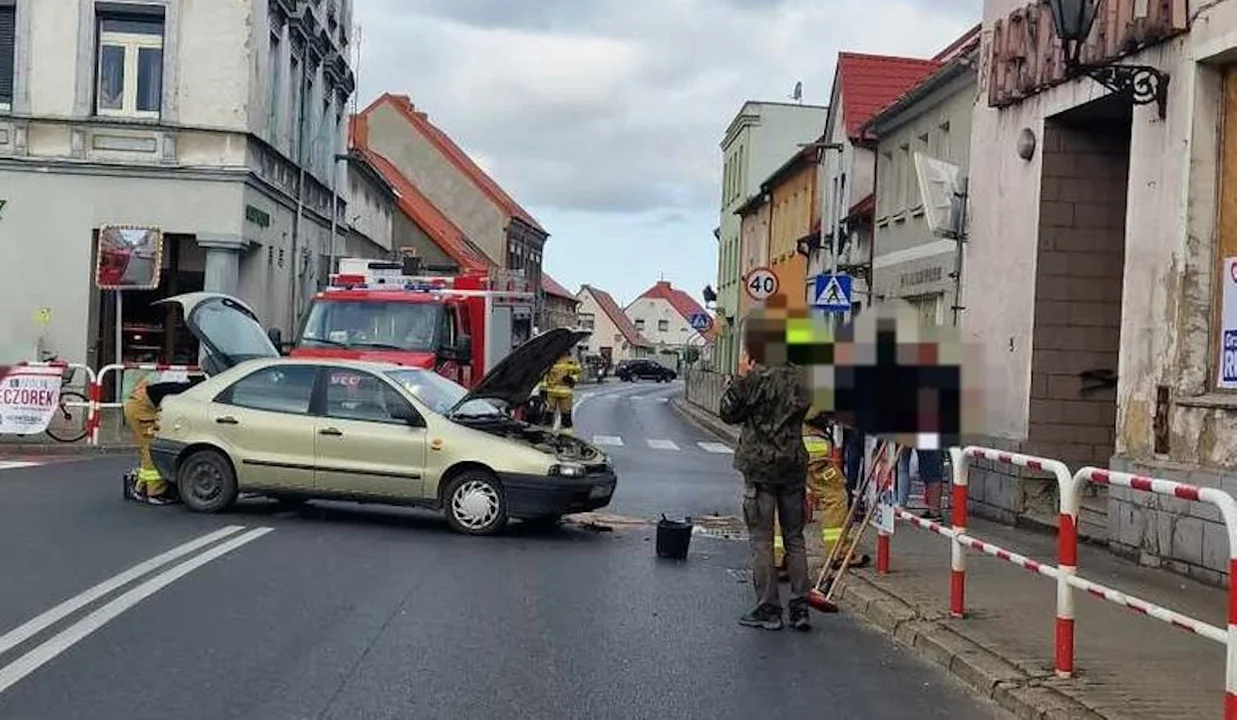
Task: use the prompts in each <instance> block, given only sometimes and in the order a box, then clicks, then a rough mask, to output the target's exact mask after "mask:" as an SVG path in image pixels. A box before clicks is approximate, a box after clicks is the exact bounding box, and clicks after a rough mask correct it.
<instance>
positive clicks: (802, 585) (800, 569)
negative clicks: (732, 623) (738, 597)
mask: <svg viewBox="0 0 1237 720" xmlns="http://www.w3.org/2000/svg"><path fill="white" fill-rule="evenodd" d="M803 496H804V486H803V485H802V484H794V485H786V486H784V485H765V484H757V483H747V484H746V485H745V486H744V489H743V521H744V523H745V524H746V525H747V535H748V545H749V549H750V552H751V563H752V584H753V586H754V589H755V591H756V603H757V605H775V606H778V607H781V605H782V601H781V595H780V593H779V591H778V586H777V575H778V572H777V565H778V563H777V562H776V561H775V560H774V552H773V547H774V539H773V538H774V526H775V525H777V526H780V527H779V529H780V531H781V532H780V535H781V538H782V542H783V544H784V546H785V550H786V570H787V572H788V573H789V575H790V601H791V603H797V602H804V601H806V600H807V594H808V590H810V589H811V585H810V581H809V579H808V570H807V543H806V541H805V540H804V537H803V526H804V515H805V513H804V503H803Z"/></svg>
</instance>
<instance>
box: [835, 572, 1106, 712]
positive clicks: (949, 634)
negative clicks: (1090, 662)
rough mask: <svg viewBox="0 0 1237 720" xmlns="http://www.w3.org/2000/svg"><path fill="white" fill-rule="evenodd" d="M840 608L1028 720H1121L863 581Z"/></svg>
mask: <svg viewBox="0 0 1237 720" xmlns="http://www.w3.org/2000/svg"><path fill="white" fill-rule="evenodd" d="M838 601H839V605H840V606H841V607H842V608H844V609H846V610H849V611H850V612H852V613H853V614H855V615H857V616H861V617H862V618H863V619H864V620H866V621H867V622H868V624H870V625H873V626H875V627H876V628H878V629H880V630H882V631H884V632H885V633H887V634H888V635H891V636H892V637H893V638H894V640H896V641H897V642H898V643H900V644H901V645H903V646H904V647H906V648H907V649H909V650H911V651H912V652H914V653H915V655H917V656H918V657H919V658H920V659H922V660H924V661H925V662H928V663H930V664H932V665H935V666H937V667H939V668H941V669H943V670H945V671H946V672H948V673H949V674H950V675H951V676H953V677H954V678H956V679H957V680H959V681H961V682H962V683H965V684H966V685H967V687H969V688H971V689H972V690H973V691H974V692H976V693H977V694H979V695H981V696H983V697H985V698H988V699H989V700H992V701H993V702H994V703H996V704H997V705H998V706H1000V707H1001V708H1002V709H1004V710H1006V711H1008V712H1009V713H1011V714H1013V715H1014V716H1015V717H1018V718H1023V719H1025V720H1058V719H1060V720H1066V719H1067V718H1068V719H1069V720H1118V719H1119V718H1120V717H1121V716H1119V715H1114V714H1110V713H1100V712H1096V711H1095V710H1092V709H1091V708H1089V707H1087V706H1086V705H1085V704H1083V703H1082V702H1080V701H1079V700H1077V699H1075V698H1073V697H1071V696H1070V695H1068V694H1066V693H1065V692H1062V691H1061V690H1059V689H1057V688H1055V687H1051V686H1050V685H1048V684H1046V683H1048V682H1051V681H1053V680H1054V679H1055V678H1054V677H1053V676H1052V675H1051V674H1050V673H1045V674H1043V675H1033V674H1030V673H1027V672H1025V671H1024V670H1022V669H1020V668H1019V667H1018V666H1016V665H1015V664H1014V663H1012V662H1010V661H1009V660H1007V659H1005V658H1002V657H1001V656H999V655H998V654H996V653H994V652H992V651H990V650H988V649H986V648H984V647H983V646H981V645H979V644H978V643H976V642H974V641H972V640H970V639H968V638H967V637H965V636H964V635H962V634H960V633H958V632H956V631H955V630H953V629H952V628H949V627H947V626H946V625H945V624H944V618H943V617H942V618H934V617H927V616H924V615H922V614H921V613H919V612H918V611H917V610H916V609H915V608H913V607H912V606H910V605H908V604H907V603H905V602H903V601H902V600H901V599H900V598H898V597H897V596H896V595H893V594H892V593H889V592H887V591H885V590H884V589H882V588H878V587H876V586H875V585H873V584H872V583H870V582H869V581H868V580H866V579H865V578H863V576H862V575H860V574H857V573H853V572H852V573H851V574H850V575H849V577H848V578H847V584H846V585H843V586H842V587H841V589H840V590H839V592H838Z"/></svg>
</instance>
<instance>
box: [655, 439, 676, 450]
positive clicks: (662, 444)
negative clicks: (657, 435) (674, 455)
mask: <svg viewBox="0 0 1237 720" xmlns="http://www.w3.org/2000/svg"><path fill="white" fill-rule="evenodd" d="M649 447H651V448H653V449H654V450H678V449H679V446H678V445H675V444H674V442H673V441H671V440H649Z"/></svg>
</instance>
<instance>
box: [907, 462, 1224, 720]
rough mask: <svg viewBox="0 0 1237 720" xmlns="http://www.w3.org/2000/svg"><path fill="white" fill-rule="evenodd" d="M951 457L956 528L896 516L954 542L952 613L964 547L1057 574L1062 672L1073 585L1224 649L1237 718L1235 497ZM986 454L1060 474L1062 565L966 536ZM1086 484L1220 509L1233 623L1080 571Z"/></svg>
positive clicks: (1069, 667) (1109, 475) (1091, 471)
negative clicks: (970, 491)
mask: <svg viewBox="0 0 1237 720" xmlns="http://www.w3.org/2000/svg"><path fill="white" fill-rule="evenodd" d="M950 456H951V457H952V459H953V466H954V470H953V526H952V527H945V526H944V525H942V524H940V523H936V522H932V521H930V520H925V519H924V518H921V517H919V516H917V515H912V514H910V513H909V512H907V511H906V510H904V509H902V508H896V509H895V510H894V515H895V517H897V518H900V519H901V520H903V521H905V522H908V523H910V524H911V525H914V526H916V527H918V528H921V529H923V530H927V531H929V532H932V533H935V534H937V535H941V536H942V537H946V538H948V539H949V541H950V544H951V553H950V559H951V570H952V572H951V582H950V601H949V604H950V614H951V615H953V616H955V617H962V616H963V614H964V610H965V592H966V562H965V560H966V558H965V554H964V550H965V549H966V548H970V549H972V550H976V551H978V552H982V553H985V554H987V555H991V556H992V557H995V558H998V559H1001V560H1004V561H1006V562H1008V563H1010V564H1012V565H1015V566H1017V567H1021V568H1023V569H1025V570H1027V571H1029V572H1032V573H1035V574H1038V575H1044V576H1046V577H1050V578H1054V579H1055V580H1056V581H1057V620H1056V630H1055V638H1054V640H1055V642H1054V667H1055V670H1056V672H1057V674H1058V675H1060V676H1062V677H1070V676H1072V675H1073V672H1074V593H1073V591H1074V589H1078V590H1083V591H1085V592H1087V593H1088V594H1090V595H1092V596H1094V597H1097V598H1100V599H1102V600H1107V601H1109V602H1112V603H1115V604H1117V605H1121V606H1122V607H1126V608H1129V609H1130V610H1132V611H1134V612H1136V613H1139V614H1141V615H1145V616H1147V617H1151V618H1155V619H1156V620H1160V621H1162V622H1164V623H1167V624H1169V625H1172V626H1173V627H1175V628H1177V629H1179V630H1184V631H1186V632H1189V633H1193V634H1196V635H1200V636H1202V637H1205V638H1208V639H1210V640H1213V641H1215V642H1220V643H1224V644H1225V646H1226V648H1227V668H1226V672H1225V703H1224V718H1225V720H1237V584H1234V579H1237V502H1235V501H1234V500H1233V497H1232V496H1231V495H1229V494H1228V493H1226V492H1224V491H1223V490H1219V489H1217V488H1200V487H1197V486H1194V485H1187V484H1185V483H1177V482H1172V481H1169V480H1161V479H1158V478H1150V477H1145V476H1140V475H1131V474H1129V473H1122V472H1116V471H1112V470H1102V469H1099V468H1094V467H1086V468H1083V469H1082V470H1079V471H1078V472H1077V473H1076V474H1073V475H1071V474H1070V472H1069V468H1067V467H1066V466H1065V464H1064V463H1062V462H1060V461H1058V460H1051V459H1048V458H1039V457H1034V456H1030V455H1021V454H1019V453H1009V452H1004V451H1001V450H992V449H988V448H980V447H968V448H965V449H963V450H959V449H957V448H954V449H951V450H950ZM974 459H984V460H989V461H991V462H996V463H1001V464H1004V465H1014V466H1017V467H1024V468H1027V469H1030V470H1037V471H1040V472H1045V473H1050V474H1052V475H1054V476H1056V479H1057V487H1058V492H1059V496H1058V497H1059V498H1060V507H1059V520H1058V522H1059V526H1058V534H1057V564H1056V565H1055V566H1054V565H1049V564H1047V563H1042V562H1039V561H1036V560H1032V559H1031V558H1028V557H1025V556H1023V555H1019V554H1018V553H1015V552H1012V551H1009V550H1007V549H1005V548H1001V547H998V546H996V545H993V544H991V543H988V542H985V541H983V540H979V539H977V538H973V537H971V536H969V535H967V534H966V504H967V494H966V488H967V484H968V474H969V473H968V470H969V461H970V460H974ZM1088 483H1095V484H1098V485H1116V486H1119V487H1126V488H1129V489H1131V490H1136V491H1140V492H1149V493H1153V494H1157V495H1166V496H1170V497H1175V498H1178V499H1181V500H1187V501H1191V502H1204V503H1208V504H1211V505H1214V506H1215V507H1216V508H1217V510H1219V513H1220V517H1221V519H1222V520H1223V522H1224V525H1225V528H1226V530H1227V532H1228V537H1229V606H1228V626H1227V627H1225V628H1220V627H1216V626H1215V625H1211V624H1209V623H1206V622H1203V621H1202V620H1198V619H1196V618H1191V617H1188V616H1186V615H1182V614H1181V613H1178V612H1176V611H1174V610H1171V609H1169V608H1166V607H1163V606H1160V605H1157V604H1155V603H1152V602H1149V601H1147V600H1143V599H1141V598H1138V597H1136V596H1133V595H1130V594H1128V593H1123V592H1121V591H1119V590H1115V589H1113V588H1110V587H1107V586H1105V585H1101V584H1100V583H1097V582H1093V581H1091V580H1087V579H1086V578H1082V577H1078V574H1077V573H1078V511H1079V507H1080V505H1081V496H1082V490H1083V488H1084V487H1085V486H1086V485H1087V484H1088Z"/></svg>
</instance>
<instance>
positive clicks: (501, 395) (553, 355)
mask: <svg viewBox="0 0 1237 720" xmlns="http://www.w3.org/2000/svg"><path fill="white" fill-rule="evenodd" d="M590 334H591V333H588V332H585V331H581V330H568V329H567V328H555V329H554V330H549V331H547V332H544V333H542V334H540V335H538V336H537V337H535V338H533V339H531V340H529V341H528V342H526V343H524V344H523V345H521V346H519V347H517V348H516V349H514V350H512V351H511V353H510V354H509V355H507V357H505V358H503V359H502V360H500V361H498V364H497V365H495V366H494V368H493V369H492V370H490V371H489V372H488V373H486V374H485V377H483V378H481V380H480V381H479V382H477V384H476V385H474V386H473V388H472V390H470V391H469V392H468V394H467V395H465V396H464V397H462V398H460V401H459V402H458V403H456V404H455V407H454V408H452V412H454V411H455V410H458V409H459V408H460V407H461V406H463V405H464V404H465V403H467V402H469V401H470V400H501V401H502V402H504V403H506V404H507V405H508V406H512V405H518V404H519V403H522V402H524V401H525V400H527V399H528V396H529V395H530V394H532V391H533V388H534V387H535V386H536V385H537V383H539V382H541V378H543V377H545V374H546V373H547V372H549V371H550V368H551V367H553V366H554V363H555V362H557V361H558V359H559V358H561V357H562V356H564V355H566V354H567V353H569V352H571V349H572V348H573V347H575V346H576V345H577V344H578V343H579V342H580V341H581V340H583V339H584V338H586V337H588V336H589V335H590Z"/></svg>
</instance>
